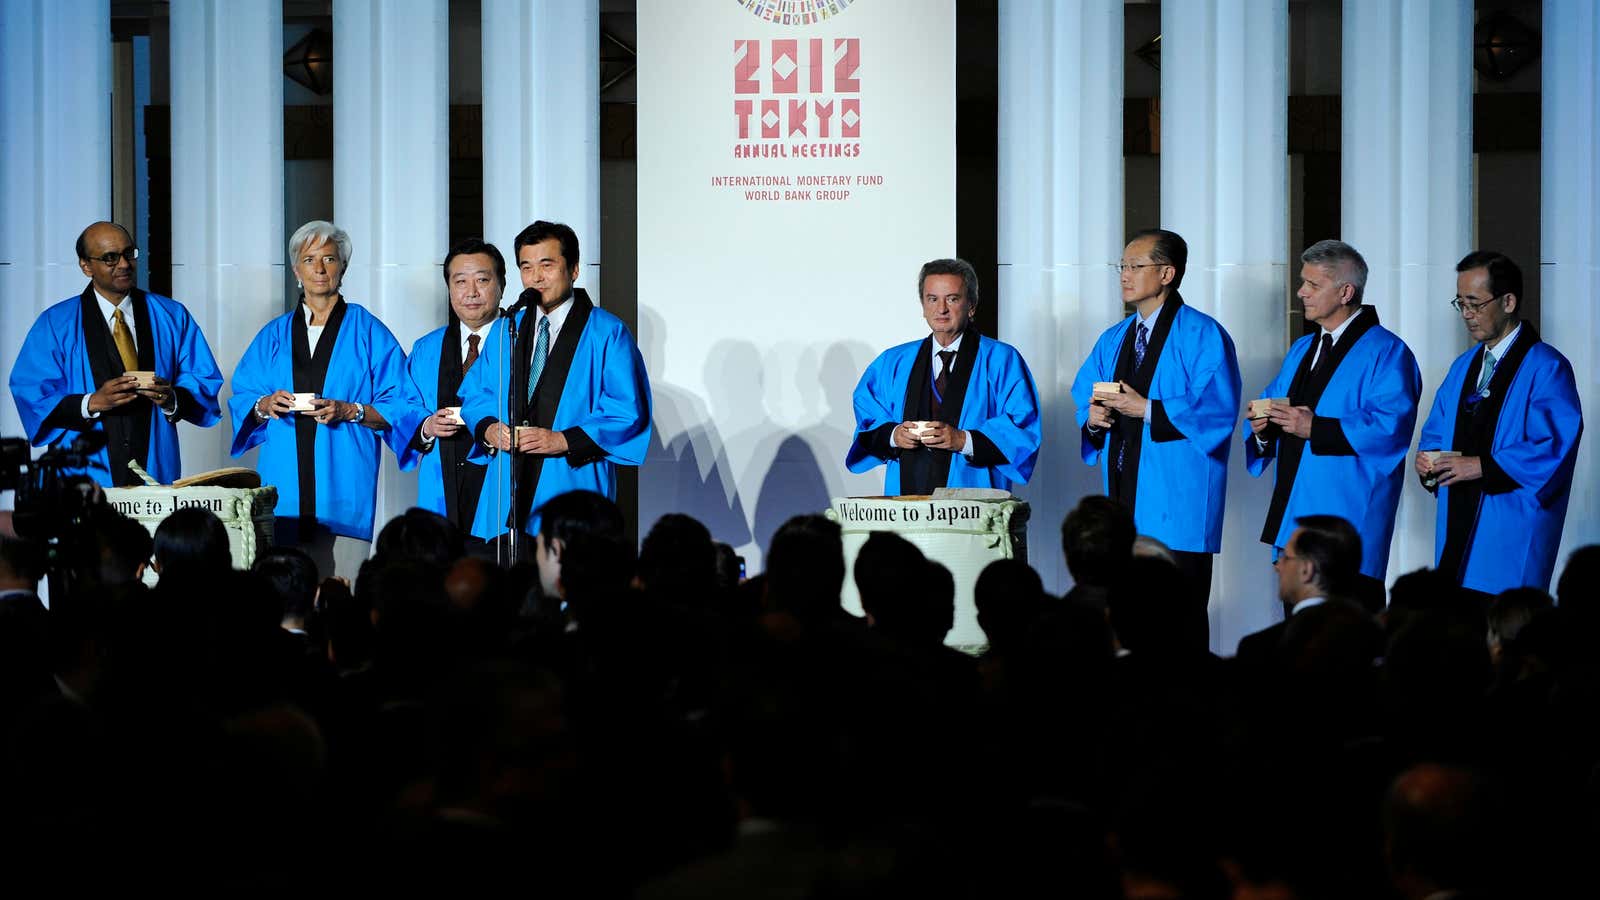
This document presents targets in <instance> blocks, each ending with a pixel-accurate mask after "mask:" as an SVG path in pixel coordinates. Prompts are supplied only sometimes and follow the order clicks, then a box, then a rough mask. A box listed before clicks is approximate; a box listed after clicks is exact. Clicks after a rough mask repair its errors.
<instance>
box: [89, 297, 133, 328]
mask: <svg viewBox="0 0 1600 900" xmlns="http://www.w3.org/2000/svg"><path fill="white" fill-rule="evenodd" d="M94 299H96V300H98V301H100V315H101V316H102V317H103V318H104V319H105V320H106V324H107V325H110V324H111V314H112V313H114V312H116V311H117V310H119V309H120V310H122V321H124V322H127V323H128V327H129V328H132V327H134V326H133V304H132V303H128V305H127V306H123V305H122V303H127V302H128V298H127V297H126V296H124V297H123V298H122V301H121V303H112V302H111V301H110V300H107V299H106V295H105V294H102V293H100V289H99V288H95V289H94Z"/></svg>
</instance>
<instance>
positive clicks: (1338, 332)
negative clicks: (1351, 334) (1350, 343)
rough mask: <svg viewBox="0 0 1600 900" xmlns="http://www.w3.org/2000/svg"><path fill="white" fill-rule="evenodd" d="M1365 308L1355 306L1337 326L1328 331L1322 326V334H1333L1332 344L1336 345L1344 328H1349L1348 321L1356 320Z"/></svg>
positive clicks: (1342, 334)
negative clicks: (1353, 310) (1354, 309)
mask: <svg viewBox="0 0 1600 900" xmlns="http://www.w3.org/2000/svg"><path fill="white" fill-rule="evenodd" d="M1365 309H1366V307H1365V306H1358V307H1356V311H1355V312H1353V313H1351V314H1350V317H1349V318H1347V319H1345V320H1344V321H1343V322H1340V323H1339V327H1338V328H1335V329H1334V330H1332V331H1329V330H1328V329H1326V328H1324V329H1322V333H1323V334H1331V335H1333V344H1334V346H1336V347H1337V346H1338V345H1339V339H1340V338H1342V337H1344V333H1345V329H1347V328H1349V327H1350V323H1351V322H1354V321H1355V320H1356V317H1357V316H1359V315H1361V313H1362V311H1363V310H1365ZM1318 340H1319V341H1320V340H1321V338H1320V337H1319V338H1318Z"/></svg>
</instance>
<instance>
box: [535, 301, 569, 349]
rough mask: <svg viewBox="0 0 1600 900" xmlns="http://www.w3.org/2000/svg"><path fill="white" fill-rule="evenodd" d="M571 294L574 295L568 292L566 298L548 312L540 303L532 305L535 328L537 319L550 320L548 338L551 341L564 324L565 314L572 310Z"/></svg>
mask: <svg viewBox="0 0 1600 900" xmlns="http://www.w3.org/2000/svg"><path fill="white" fill-rule="evenodd" d="M573 296H574V295H572V294H568V295H567V299H565V300H563V301H561V305H560V306H557V307H556V308H555V309H552V310H551V311H550V312H548V313H546V312H545V311H544V306H542V305H540V304H535V305H534V307H533V310H534V316H535V318H534V322H533V324H534V327H535V328H537V327H538V326H539V319H549V320H550V340H551V341H552V342H554V341H555V339H556V333H557V332H559V331H560V330H561V326H562V325H564V324H566V321H567V314H568V313H570V312H572V298H573ZM535 333H536V334H537V332H535Z"/></svg>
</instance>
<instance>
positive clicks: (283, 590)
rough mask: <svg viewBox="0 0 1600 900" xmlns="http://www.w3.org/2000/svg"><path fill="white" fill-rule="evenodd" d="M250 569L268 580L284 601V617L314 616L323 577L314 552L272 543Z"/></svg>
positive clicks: (303, 617)
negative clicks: (319, 585)
mask: <svg viewBox="0 0 1600 900" xmlns="http://www.w3.org/2000/svg"><path fill="white" fill-rule="evenodd" d="M250 571H252V572H254V573H255V574H256V575H258V576H260V577H261V578H262V579H263V580H264V581H266V583H267V585H268V586H269V587H271V588H272V592H273V594H275V595H277V597H278V599H279V600H281V601H283V617H284V618H286V619H307V618H310V616H311V610H312V604H313V603H314V602H315V601H316V598H317V584H318V582H320V581H321V576H320V575H319V573H318V572H317V563H316V560H314V559H312V558H311V555H310V554H308V553H306V552H305V551H304V550H301V549H300V548H299V547H272V548H270V549H268V550H267V551H266V552H264V553H262V554H261V555H260V556H259V557H257V558H256V563H255V565H254V566H252V567H251V569H250Z"/></svg>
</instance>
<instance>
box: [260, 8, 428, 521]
mask: <svg viewBox="0 0 1600 900" xmlns="http://www.w3.org/2000/svg"><path fill="white" fill-rule="evenodd" d="M333 58H334V60H335V61H336V66H337V69H336V72H335V81H334V103H335V110H336V112H335V115H336V117H337V120H336V127H335V128H334V132H333V139H334V143H333V210H334V221H335V222H336V223H337V224H338V225H339V226H340V227H342V228H344V229H345V230H346V231H347V232H349V234H350V239H351V241H352V243H353V244H354V255H353V256H352V258H351V260H350V266H349V268H348V270H347V271H346V273H345V276H344V296H345V298H346V299H347V300H349V301H350V302H353V303H360V304H362V305H364V306H366V307H367V308H368V309H370V310H371V311H372V312H373V313H374V314H375V315H376V316H378V318H380V319H382V320H383V322H384V324H385V325H387V326H389V330H390V331H393V332H394V336H395V337H396V338H397V339H399V341H400V344H401V346H402V347H404V348H405V349H407V350H410V349H411V344H412V342H413V341H415V340H416V339H417V338H418V337H420V336H422V335H423V334H424V333H425V332H427V331H430V330H432V329H434V328H437V327H438V326H439V325H441V324H443V323H444V321H445V310H446V308H447V306H448V304H449V300H448V294H447V293H446V290H445V286H444V280H443V278H441V277H440V274H439V273H440V269H439V266H440V264H441V263H442V262H443V260H444V254H445V250H446V249H447V248H446V246H445V243H446V241H447V240H448V226H449V214H450V190H449V189H450V183H449V152H450V146H449V139H450V122H449V90H448V89H449V66H448V63H449V3H448V2H447V0H335V3H334V5H333ZM287 224H288V226H289V227H290V228H291V229H292V228H295V227H298V226H299V225H300V223H298V222H291V223H287ZM383 473H384V474H383V479H382V483H381V484H380V486H379V493H378V510H377V522H376V526H377V527H379V528H381V527H382V525H383V523H384V522H385V521H387V520H388V519H389V518H391V517H393V516H395V515H398V514H399V513H401V512H404V511H405V509H406V508H407V507H408V506H410V505H411V504H412V503H413V502H414V501H415V499H416V477H415V475H407V476H404V477H402V476H401V475H400V473H399V472H398V470H397V469H396V466H395V463H394V459H393V457H392V456H389V455H388V454H387V453H386V454H385V462H384V466H383Z"/></svg>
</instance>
